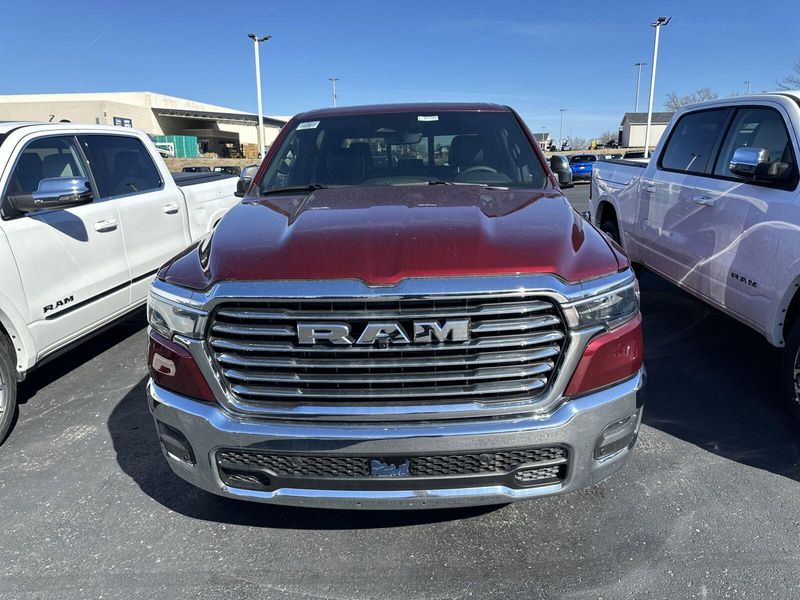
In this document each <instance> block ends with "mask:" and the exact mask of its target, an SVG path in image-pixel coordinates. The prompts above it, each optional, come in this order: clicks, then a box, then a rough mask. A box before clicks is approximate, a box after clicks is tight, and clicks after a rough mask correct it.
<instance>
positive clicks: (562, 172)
mask: <svg viewBox="0 0 800 600" xmlns="http://www.w3.org/2000/svg"><path fill="white" fill-rule="evenodd" d="M550 169H551V170H552V171H553V173H555V174H556V176H557V177H558V185H559V186H560V187H561V189H567V188H571V187H573V186H574V185H575V184H574V183H572V170H571V169H570V168H569V159H568V158H567V157H566V156H561V155H560V154H554V155H553V156H551V157H550Z"/></svg>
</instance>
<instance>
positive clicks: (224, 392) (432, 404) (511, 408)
mask: <svg viewBox="0 0 800 600" xmlns="http://www.w3.org/2000/svg"><path fill="white" fill-rule="evenodd" d="M634 282H635V277H634V275H633V272H632V271H631V270H630V269H626V270H625V271H621V272H617V273H613V274H611V275H607V276H603V277H599V278H596V279H591V280H587V281H583V282H577V283H568V282H565V281H564V280H562V279H561V278H559V277H556V276H555V275H551V274H534V275H518V276H509V275H502V276H482V277H449V278H448V277H440V278H411V279H404V280H402V281H400V282H398V283H397V284H396V285H393V286H369V285H367V284H366V283H364V282H363V281H360V280H351V279H341V280H325V281H318V280H315V281H308V280H283V281H250V282H247V281H245V282H239V281H225V282H221V283H217V284H215V285H214V286H212V287H211V288H210V289H208V290H205V291H193V290H188V289H186V288H182V287H179V286H176V285H173V284H170V283H167V282H165V281H162V280H156V281H155V282H154V283H153V290H154V293H156V294H158V295H161V296H167V297H169V298H170V299H171V300H175V301H180V302H181V303H183V304H184V305H188V306H190V307H192V308H194V309H196V310H198V311H202V312H205V313H206V314H208V315H210V314H211V313H212V312H213V310H214V308H215V307H216V306H218V305H219V304H221V303H224V302H230V301H240V302H247V301H249V300H253V301H258V300H264V299H268V300H304V299H305V300H319V299H323V298H324V299H327V298H330V299H354V300H360V299H381V300H401V299H416V300H426V299H430V300H432V299H437V298H438V299H441V298H442V297H460V296H472V297H478V298H480V297H486V298H493V299H497V298H498V297H509V298H512V297H519V296H523V295H531V296H537V297H541V298H547V299H549V300H552V301H554V302H556V303H558V305H559V308H560V310H561V312H562V313H563V315H564V322H565V325H566V331H567V335H566V340H565V341H564V350H563V352H562V357H561V363H560V364H559V365H557V372H556V373H555V378H554V379H553V381H551V382H550V384H549V385H548V387H547V389H546V390H545V392H544V393H543V394H539V395H538V397H536V398H533V399H532V398H531V397H530V396H527V397H525V396H520V397H519V398H518V399H515V400H508V399H506V400H505V401H502V402H497V401H494V402H493V401H492V400H491V399H490V398H487V399H481V398H479V397H478V398H476V399H475V400H474V401H464V402H456V403H447V402H444V403H443V402H438V403H437V402H436V401H435V400H431V401H427V402H421V403H415V402H413V401H411V402H408V403H405V402H404V403H402V405H397V404H395V405H392V406H386V405H381V404H380V403H369V402H364V403H359V404H357V405H354V404H349V405H342V404H341V402H339V403H336V402H331V403H324V402H308V403H303V402H302V398H297V397H295V398H289V399H287V401H286V402H270V403H255V402H246V401H243V400H240V399H238V398H237V397H236V396H235V395H234V394H232V393H231V392H229V391H228V389H227V385H226V384H225V383H224V382H223V381H222V380H221V375H220V374H219V373H218V372H217V370H216V369H215V368H214V366H213V361H212V350H211V345H214V346H215V348H217V349H218V350H223V352H222V353H221V354H222V355H223V356H224V349H225V346H226V345H227V346H231V348H230V349H232V350H235V349H236V348H237V347H240V346H242V345H243V344H246V342H244V343H231V342H230V341H227V340H226V341H223V340H215V338H214V337H213V336H210V337H209V339H208V340H201V339H195V338H190V337H187V336H183V335H175V336H174V338H173V339H174V340H175V341H176V342H177V343H179V344H181V345H182V346H184V347H185V348H186V349H187V350H188V351H189V352H190V353H191V354H192V356H193V358H194V359H195V362H196V363H197V365H198V367H199V369H200V371H201V372H202V373H203V376H204V377H205V379H206V381H207V382H208V384H209V386H210V387H211V390H212V392H213V393H214V397H215V398H216V399H217V401H218V402H219V403H220V405H221V406H222V407H223V408H224V410H226V411H227V412H228V413H230V414H233V415H239V416H245V415H246V416H262V417H265V418H266V417H269V418H276V419H303V420H328V421H336V420H339V421H341V420H359V421H385V420H387V419H389V420H392V421H401V420H438V419H464V418H474V417H476V416H480V417H497V416H508V415H533V416H537V417H539V418H541V417H544V416H546V415H547V414H549V413H551V412H552V411H554V410H556V409H557V408H558V407H559V406H560V405H561V404H562V403H563V401H564V397H563V394H564V391H565V390H566V387H567V385H568V383H569V379H570V378H571V376H572V373H573V372H574V370H575V368H576V366H577V364H578V362H579V360H580V357H581V355H582V354H583V350H584V349H585V347H586V344H587V343H588V341H589V340H590V339H591V338H592V337H594V336H595V335H596V334H598V333H600V332H602V331H604V330H605V329H604V328H603V327H601V326H596V327H587V328H583V329H576V328H575V325H576V324H577V311H576V310H575V309H574V303H576V302H578V301H581V300H585V299H588V298H591V297H593V296H596V295H600V294H603V293H607V292H609V291H611V290H613V289H616V288H620V287H626V286H628V285H632V284H633V283H634ZM529 302H530V301H529ZM534 302H535V300H534ZM537 310H538V308H537ZM278 312H280V313H282V314H286V315H287V317H286V318H291V317H290V316H288V312H286V311H278ZM358 316H359V318H364V316H365V315H363V314H360V315H358ZM404 316H405V315H404ZM325 318H326V319H331V318H332V317H331V313H326V314H325ZM336 318H340V317H338V316H337V317H336ZM370 318H372V315H370ZM556 334H557V337H555V338H554V337H552V336H553V335H556ZM547 335H550V336H551V337H550V338H547V337H544V339H541V338H540V337H539V336H547ZM519 337H528V338H530V339H531V340H532V342H533V343H546V342H547V341H557V340H558V339H561V338H562V337H563V335H562V334H560V333H558V332H552V333H550V334H536V333H532V334H527V335H526V334H522V335H520V336H519ZM479 342H480V341H479V340H473V341H472V342H464V344H471V343H479ZM493 343H497V342H494V341H493V340H490V339H487V340H483V344H482V347H484V348H491V347H499V348H502V345H499V346H492V345H491V344H493ZM281 347H282V345H281V344H278V343H273V344H269V345H266V344H262V345H260V346H259V348H261V349H265V348H266V349H268V350H270V351H277V352H280V351H281ZM415 348H418V349H420V350H424V349H426V348H425V346H413V345H412V346H409V347H408V348H406V349H404V350H408V351H413V350H414V349H415ZM283 349H284V351H286V350H289V349H290V348H289V345H288V344H287V345H286V347H285V348H283ZM539 349H540V348H537V349H536V350H539ZM306 351H311V352H319V354H320V356H321V357H322V358H321V359H320V360H324V356H325V353H326V351H327V352H329V351H330V350H329V349H327V348H308V349H306ZM337 351H338V352H342V351H346V349H342V348H339V349H337ZM523 351H524V350H521V352H523ZM276 360H280V359H276ZM240 366H241V365H240ZM477 385H480V384H477ZM522 387H525V386H522ZM540 387H543V386H538V385H536V384H535V383H533V381H532V380H531V385H530V387H526V388H525V389H520V390H519V391H520V393H521V394H527V393H530V391H533V390H536V389H539V388H540ZM478 393H480V392H478ZM485 393H491V391H489V390H486V392H485Z"/></svg>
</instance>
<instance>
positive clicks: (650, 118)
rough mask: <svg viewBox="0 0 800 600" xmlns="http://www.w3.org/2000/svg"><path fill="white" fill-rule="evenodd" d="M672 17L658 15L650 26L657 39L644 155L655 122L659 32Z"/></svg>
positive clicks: (651, 75) (648, 151) (648, 146)
mask: <svg viewBox="0 0 800 600" xmlns="http://www.w3.org/2000/svg"><path fill="white" fill-rule="evenodd" d="M671 20H672V17H658V19H656V22H655V23H650V27H652V28H654V29H655V30H656V40H655V42H654V44H653V70H652V71H650V102H649V103H648V107H647V129H645V132H644V157H645V158H648V157H649V156H650V126H651V125H652V123H653V94H654V93H655V91H656V67H657V66H658V34H659V32H660V31H661V28H662V27H663V26H664V25H669V22H670V21H671Z"/></svg>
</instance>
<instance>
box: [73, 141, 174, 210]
mask: <svg viewBox="0 0 800 600" xmlns="http://www.w3.org/2000/svg"><path fill="white" fill-rule="evenodd" d="M81 142H82V144H83V147H84V149H85V150H86V154H87V156H88V157H89V162H90V164H91V165H92V172H93V173H94V176H95V179H96V180H97V185H98V186H99V188H100V190H99V192H100V196H101V197H102V198H107V197H110V196H122V195H125V194H136V193H141V192H147V191H151V190H157V189H160V188H161V186H162V183H163V182H162V181H161V175H160V174H159V172H158V169H157V168H156V166H155V164H154V163H153V159H152V158H151V157H150V154H149V153H148V152H147V149H146V148H145V147H144V144H142V142H141V141H140V140H138V139H136V138H134V137H127V136H123V135H87V136H83V137H81Z"/></svg>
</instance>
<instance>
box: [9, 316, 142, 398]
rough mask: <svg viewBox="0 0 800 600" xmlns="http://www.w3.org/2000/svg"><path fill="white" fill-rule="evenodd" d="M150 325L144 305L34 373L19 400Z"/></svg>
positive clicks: (24, 385) (22, 388) (24, 383)
mask: <svg viewBox="0 0 800 600" xmlns="http://www.w3.org/2000/svg"><path fill="white" fill-rule="evenodd" d="M146 326H147V315H146V312H145V309H144V308H140V309H137V310H135V311H134V312H132V313H131V314H130V315H128V316H127V317H125V318H124V319H122V320H121V321H116V322H114V323H113V324H112V325H111V326H110V327H109V328H108V329H105V330H101V331H100V332H98V333H97V334H95V335H93V336H89V337H87V338H84V339H83V340H82V341H81V343H80V344H78V345H77V346H74V347H73V348H72V349H70V350H69V351H68V352H66V353H64V354H62V355H59V356H57V357H56V358H54V359H53V361H52V362H47V363H45V364H44V365H42V366H41V367H38V368H37V369H36V370H35V371H33V372H31V374H30V375H29V376H28V377H27V379H26V380H25V381H23V382H22V383H20V385H19V391H18V396H17V402H19V403H20V404H23V403H24V402H26V401H27V400H28V399H30V398H32V397H33V396H35V395H36V392H38V391H39V390H41V389H43V388H45V387H47V386H48V385H50V384H51V383H53V382H54V381H56V380H58V379H60V378H61V377H64V376H65V375H67V374H68V373H70V372H72V371H74V370H75V369H77V368H78V367H80V366H82V365H84V364H86V363H87V362H89V361H90V360H92V359H93V358H95V357H97V356H99V355H101V354H103V353H104V352H106V351H107V350H110V349H111V348H113V347H114V346H116V345H117V344H119V343H120V342H122V341H124V340H126V339H127V338H129V337H130V336H132V335H134V334H136V333H137V332H139V331H141V330H142V329H144V328H145V327H146Z"/></svg>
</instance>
